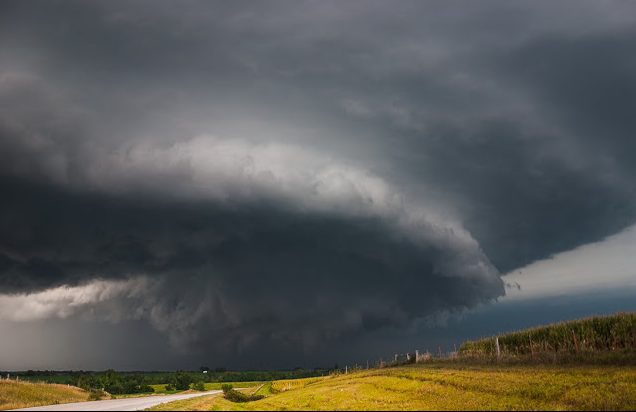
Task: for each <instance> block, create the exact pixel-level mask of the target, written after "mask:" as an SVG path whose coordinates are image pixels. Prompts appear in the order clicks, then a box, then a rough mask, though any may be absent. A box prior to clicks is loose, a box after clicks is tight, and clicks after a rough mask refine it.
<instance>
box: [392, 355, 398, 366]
mask: <svg viewBox="0 0 636 412" xmlns="http://www.w3.org/2000/svg"><path fill="white" fill-rule="evenodd" d="M393 363H395V364H397V363H398V355H397V353H396V354H395V360H394V361H393Z"/></svg>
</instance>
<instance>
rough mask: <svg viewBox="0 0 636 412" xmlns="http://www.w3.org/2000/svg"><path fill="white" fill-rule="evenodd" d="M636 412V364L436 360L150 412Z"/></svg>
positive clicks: (207, 398) (174, 404) (177, 404)
mask: <svg viewBox="0 0 636 412" xmlns="http://www.w3.org/2000/svg"><path fill="white" fill-rule="evenodd" d="M493 409H499V410H537V409H538V410H545V409H552V410H595V409H598V410H635V409H636V369H634V368H633V367H629V366H613V365H574V366H573V365H519V364H517V365H510V364H506V365H497V364H481V365H469V364H463V363H461V362H458V361H450V360H449V361H438V362H431V363H424V364H416V365H408V366H401V367H396V368H385V369H376V370H369V371H364V372H358V373H355V374H349V375H340V376H333V377H329V378H326V379H324V380H322V381H318V382H316V381H314V382H313V383H309V384H307V385H305V386H301V385H299V389H292V390H287V391H284V392H282V393H280V394H277V395H272V396H269V397H267V398H266V399H263V400H260V401H256V402H249V403H232V402H229V401H227V400H225V399H224V398H223V397H222V396H221V395H213V396H205V397H201V398H195V399H190V400H187V401H180V402H172V403H168V404H165V405H160V406H157V407H155V408H152V409H150V410H158V411H167V410H493Z"/></svg>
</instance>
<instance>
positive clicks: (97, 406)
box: [13, 391, 222, 411]
mask: <svg viewBox="0 0 636 412" xmlns="http://www.w3.org/2000/svg"><path fill="white" fill-rule="evenodd" d="M220 392H222V391H207V392H201V393H189V394H186V395H179V394H175V395H157V396H145V397H140V398H125V399H111V400H107V401H92V402H76V403H63V404H58V405H46V406H37V407H35V408H24V409H13V410H14V411H139V410H142V409H146V408H152V407H153V406H156V405H160V404H162V403H167V402H172V401H182V400H184V399H190V398H196V397H197V396H204V395H214V394H217V393H220Z"/></svg>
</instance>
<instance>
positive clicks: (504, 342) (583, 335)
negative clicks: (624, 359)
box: [459, 312, 636, 357]
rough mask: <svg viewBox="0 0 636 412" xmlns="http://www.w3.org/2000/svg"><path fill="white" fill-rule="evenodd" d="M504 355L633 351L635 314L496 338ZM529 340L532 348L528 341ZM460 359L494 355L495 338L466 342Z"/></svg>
mask: <svg viewBox="0 0 636 412" xmlns="http://www.w3.org/2000/svg"><path fill="white" fill-rule="evenodd" d="M498 338H499V346H500V350H501V353H502V354H503V355H531V354H533V353H534V354H535V355H539V354H541V353H557V352H558V353H576V352H583V353H590V352H607V351H611V350H617V349H634V348H636V312H630V313H621V312H619V313H617V314H615V315H610V316H596V317H590V318H585V319H579V320H573V321H568V322H560V323H557V324H552V325H549V326H539V327H535V328H532V329H527V330H523V331H517V332H512V333H507V334H502V335H499V336H498ZM531 341H532V346H530V342H531ZM459 350H460V354H461V356H473V357H480V356H493V355H494V354H495V353H496V348H495V337H491V338H486V339H482V340H478V341H468V342H465V343H463V344H462V345H461V347H460V349H459Z"/></svg>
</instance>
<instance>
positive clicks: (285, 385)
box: [271, 376, 329, 393]
mask: <svg viewBox="0 0 636 412" xmlns="http://www.w3.org/2000/svg"><path fill="white" fill-rule="evenodd" d="M325 378H329V377H328V376H327V377H319V378H305V379H283V380H280V381H274V382H272V385H271V392H272V393H279V392H285V391H290V390H293V389H300V388H304V387H305V386H307V385H311V384H312V383H316V382H321V381H323V380H324V379H325Z"/></svg>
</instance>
